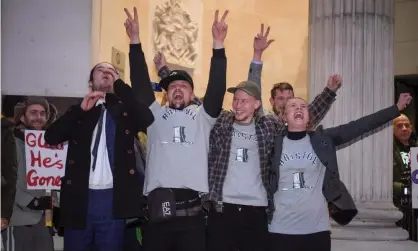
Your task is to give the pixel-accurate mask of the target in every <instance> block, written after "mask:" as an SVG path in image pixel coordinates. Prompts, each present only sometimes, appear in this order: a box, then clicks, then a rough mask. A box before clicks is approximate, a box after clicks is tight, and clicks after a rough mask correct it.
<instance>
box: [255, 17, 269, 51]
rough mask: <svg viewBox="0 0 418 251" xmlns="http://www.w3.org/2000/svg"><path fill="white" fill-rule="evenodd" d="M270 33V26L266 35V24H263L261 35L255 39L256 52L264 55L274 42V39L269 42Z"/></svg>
mask: <svg viewBox="0 0 418 251" xmlns="http://www.w3.org/2000/svg"><path fill="white" fill-rule="evenodd" d="M269 33H270V26H269V27H267V31H266V33H264V24H261V30H260V33H258V34H257V36H255V37H254V52H258V53H263V51H264V50H265V49H267V48H268V47H269V45H270V44H271V43H273V42H274V39H270V40H268V41H267V37H268V35H269Z"/></svg>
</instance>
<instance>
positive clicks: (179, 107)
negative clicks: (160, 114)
mask: <svg viewBox="0 0 418 251" xmlns="http://www.w3.org/2000/svg"><path fill="white" fill-rule="evenodd" d="M168 107H170V108H171V109H175V110H183V109H184V108H186V102H184V101H182V102H180V103H174V102H169V104H168Z"/></svg>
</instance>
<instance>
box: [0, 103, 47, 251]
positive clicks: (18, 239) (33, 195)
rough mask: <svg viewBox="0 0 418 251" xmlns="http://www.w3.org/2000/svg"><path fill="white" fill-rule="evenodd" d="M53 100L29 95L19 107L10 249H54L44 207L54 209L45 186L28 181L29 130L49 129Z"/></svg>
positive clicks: (6, 239)
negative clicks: (36, 187)
mask: <svg viewBox="0 0 418 251" xmlns="http://www.w3.org/2000/svg"><path fill="white" fill-rule="evenodd" d="M48 114H49V103H48V102H47V101H46V99H44V98H42V97H28V98H27V99H26V100H25V101H23V102H20V103H18V104H17V105H16V107H15V112H14V122H15V124H16V127H15V130H14V136H15V141H16V156H17V168H18V170H17V185H16V197H15V204H14V208H13V214H12V217H11V219H10V224H9V225H10V228H9V229H8V231H7V233H6V234H5V235H3V236H2V237H3V239H4V241H6V244H5V245H4V246H5V247H10V250H9V251H14V250H18V251H52V250H54V244H53V239H52V234H51V233H52V231H51V229H50V228H49V227H46V226H45V217H44V211H45V210H47V209H52V200H51V196H47V195H46V192H45V190H29V189H28V188H27V182H26V154H25V139H24V137H25V130H45V128H46V121H47V120H48Z"/></svg>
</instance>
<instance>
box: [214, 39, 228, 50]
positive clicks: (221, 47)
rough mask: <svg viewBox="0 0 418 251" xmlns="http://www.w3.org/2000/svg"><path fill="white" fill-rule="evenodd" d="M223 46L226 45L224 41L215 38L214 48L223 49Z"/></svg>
mask: <svg viewBox="0 0 418 251" xmlns="http://www.w3.org/2000/svg"><path fill="white" fill-rule="evenodd" d="M223 48H225V46H224V41H216V40H214V41H213V49H215V50H216V49H223Z"/></svg>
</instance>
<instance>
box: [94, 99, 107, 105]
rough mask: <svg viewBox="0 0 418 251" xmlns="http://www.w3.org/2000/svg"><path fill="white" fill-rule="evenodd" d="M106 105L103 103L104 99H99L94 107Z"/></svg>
mask: <svg viewBox="0 0 418 251" xmlns="http://www.w3.org/2000/svg"><path fill="white" fill-rule="evenodd" d="M105 103H106V101H105V99H99V100H97V102H96V106H99V105H102V104H103V105H104V104H105Z"/></svg>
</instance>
